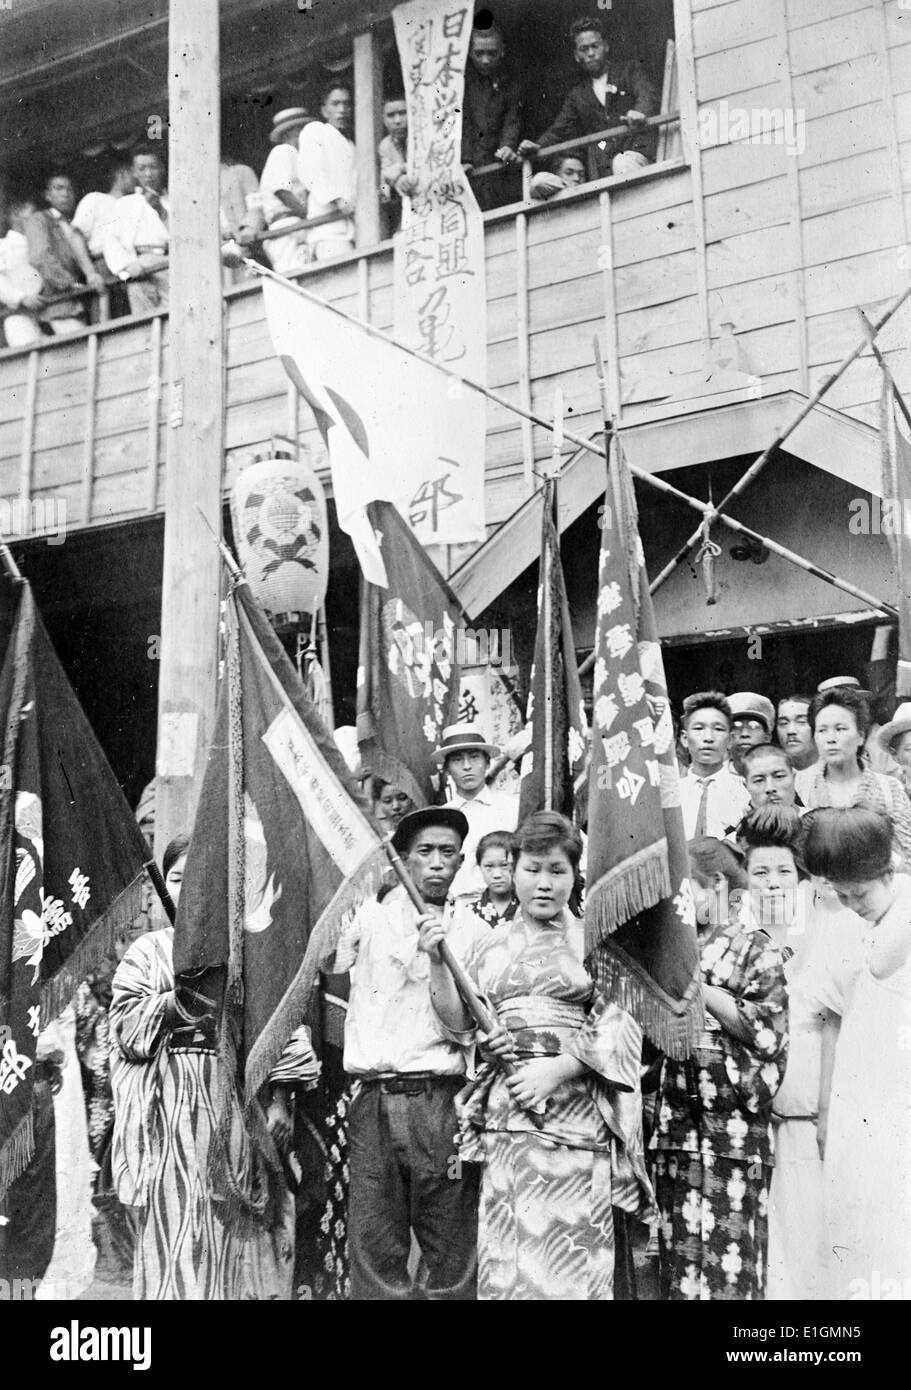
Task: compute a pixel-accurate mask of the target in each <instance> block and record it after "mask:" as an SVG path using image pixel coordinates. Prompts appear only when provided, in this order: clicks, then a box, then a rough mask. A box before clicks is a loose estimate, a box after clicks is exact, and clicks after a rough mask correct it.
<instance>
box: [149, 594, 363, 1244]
mask: <svg viewBox="0 0 911 1390" xmlns="http://www.w3.org/2000/svg"><path fill="white" fill-rule="evenodd" d="M226 624H227V634H228V640H227V654H226V673H225V677H224V679H223V682H222V689H221V698H220V704H219V711H218V717H217V722H216V730H215V736H214V739H213V742H212V747H211V750H210V753H209V760H208V764H207V767H206V773H205V777H204V780H203V786H202V792H201V795H200V802H199V809H198V811H197V815H196V821H195V823H194V827H193V835H192V839H191V842H190V848H189V852H188V857H187V866H186V872H185V875H184V880H183V884H182V887H181V894H180V903H179V907H178V914H177V922H176V928H175V938H174V966H175V972H176V973H177V975H178V977H179V978H178V1003H179V1004H180V1005H181V1007H182V1008H184V1010H185V1011H186V1013H187V1014H188V1015H189V1016H191V1017H195V1018H199V1017H201V1016H202V1014H203V1013H205V1012H207V1011H210V1012H211V1013H213V1014H217V1013H218V1012H219V1004H220V1003H221V1004H222V1005H223V1007H222V1008H221V1011H220V1013H221V1019H220V1029H219V1052H220V1055H221V1061H222V1064H223V1065H222V1068H221V1069H220V1070H221V1077H222V1090H221V1095H220V1097H219V1102H218V1106H219V1141H218V1143H216V1145H215V1146H213V1167H212V1174H211V1176H212V1180H213V1186H214V1190H215V1191H216V1193H217V1194H218V1195H219V1196H221V1197H222V1198H223V1202H224V1212H225V1218H226V1220H228V1221H229V1222H231V1223H233V1224H236V1225H237V1226H238V1228H243V1227H244V1226H245V1224H246V1223H247V1222H248V1221H250V1222H252V1223H253V1224H255V1223H256V1222H257V1221H258V1220H260V1219H262V1217H263V1214H264V1207H263V1202H264V1197H263V1187H262V1180H263V1174H264V1172H265V1169H266V1168H272V1169H273V1170H275V1169H276V1167H277V1164H276V1155H275V1153H274V1150H273V1147H272V1144H271V1140H270V1138H269V1136H268V1132H267V1130H266V1128H265V1124H264V1117H263V1114H262V1110H261V1107H260V1106H259V1103H258V1100H257V1096H258V1092H259V1090H260V1088H261V1086H262V1085H263V1083H264V1082H265V1081H266V1080H267V1078H268V1075H269V1072H270V1071H271V1069H272V1067H273V1066H274V1065H275V1063H276V1062H277V1061H278V1058H279V1057H280V1055H281V1053H282V1050H283V1048H284V1046H285V1044H286V1043H287V1041H288V1039H289V1037H290V1035H291V1033H292V1032H293V1031H294V1029H295V1028H297V1027H298V1026H299V1024H300V1023H301V1022H302V1021H304V1020H305V1018H306V1017H307V1013H308V1010H309V1009H310V1007H311V1005H312V1002H313V1001H312V998H311V995H312V990H313V985H314V982H315V970H313V969H311V968H310V967H309V966H308V967H307V968H305V965H304V961H305V953H306V950H307V945H308V942H309V940H310V937H311V933H313V932H314V931H316V930H317V929H319V930H320V933H321V940H322V939H325V940H327V941H328V940H329V939H330V937H331V930H332V928H333V927H334V928H337V930H340V929H341V925H342V923H343V921H344V920H345V919H346V918H347V917H348V916H350V914H351V912H353V911H354V910H355V909H356V908H357V907H358V906H359V905H360V903H361V902H363V901H364V899H365V898H366V897H368V896H370V895H372V894H375V893H376V892H377V891H378V889H379V886H380V882H381V875H382V870H383V867H384V866H385V865H386V862H387V861H386V858H385V855H384V853H383V851H382V848H381V845H380V841H379V837H378V835H377V833H376V831H375V829H374V827H373V825H372V823H371V822H370V821H369V820H368V818H367V815H366V812H365V810H364V809H363V807H362V805H361V803H360V800H359V794H358V791H357V788H356V785H355V783H354V782H353V780H352V778H351V775H350V773H349V771H348V768H347V766H346V764H345V761H344V759H343V758H342V755H341V753H340V752H339V751H338V749H337V747H336V744H335V740H334V739H333V738H332V735H331V734H330V733H329V732H328V730H327V729H326V728H325V727H324V726H323V724H322V722H321V721H320V719H319V716H318V714H317V713H316V709H315V706H314V705H313V704H312V703H311V702H310V700H309V699H308V698H307V695H306V693H305V691H304V687H303V685H302V684H301V681H300V678H299V676H298V674H297V672H296V671H295V669H294V667H293V665H292V664H291V662H290V661H289V660H288V658H287V656H286V655H285V652H284V649H283V648H282V646H281V643H280V642H279V641H278V638H277V637H276V636H275V633H274V632H273V630H272V628H271V626H270V624H269V621H268V619H267V618H266V617H265V614H264V613H263V612H262V610H261V609H260V608H259V606H258V605H257V604H256V602H255V600H254V599H253V598H252V596H251V594H250V591H249V589H248V588H247V586H246V585H244V584H242V585H240V586H239V587H237V588H236V589H235V590H234V591H233V593H232V594H231V595H230V596H229V598H228V601H227V608H226ZM238 1120H240V1124H238V1123H237V1122H238Z"/></svg>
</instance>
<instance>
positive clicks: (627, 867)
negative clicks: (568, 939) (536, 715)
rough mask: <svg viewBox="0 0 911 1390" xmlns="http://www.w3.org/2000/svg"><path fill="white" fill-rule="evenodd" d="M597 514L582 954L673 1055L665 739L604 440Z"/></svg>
mask: <svg viewBox="0 0 911 1390" xmlns="http://www.w3.org/2000/svg"><path fill="white" fill-rule="evenodd" d="M611 453H612V462H611V473H612V479H611V486H610V487H609V488H608V492H607V496H606V499H605V506H604V509H603V514H602V528H603V529H602V539H601V557H600V562H599V578H598V608H597V630H596V638H595V669H594V697H593V737H592V761H591V769H590V773H589V811H588V835H589V841H588V889H587V893H586V903H585V930H586V948H587V950H588V952H589V953H590V955H591V960H592V966H593V969H594V971H595V975H596V978H597V980H598V983H599V984H600V985H601V987H602V988H603V989H604V990H605V992H606V993H607V994H608V995H609V997H610V998H612V999H613V1000H615V1002H616V1003H618V1004H621V1005H622V1006H623V1007H624V1008H627V1009H629V1011H630V1012H631V1013H632V1014H633V1015H634V1016H635V1017H636V1018H637V1019H638V1020H639V1022H640V1024H641V1025H642V1028H643V1030H644V1032H645V1033H646V1034H647V1036H648V1037H649V1038H651V1040H652V1041H653V1042H654V1043H655V1044H656V1045H657V1046H658V1047H660V1048H661V1049H662V1051H664V1052H667V1053H669V1054H670V1055H671V1056H674V1057H685V1056H687V1055H688V1053H689V1051H690V1049H691V1047H692V1045H693V1043H694V1042H695V1040H696V1038H697V1037H698V1034H699V1029H700V1027H701V1022H702V1002H701V999H702V996H701V990H700V983H699V979H700V977H699V947H698V943H697V937H696V913H695V903H694V900H693V894H692V889H691V888H690V882H689V865H688V861H687V849H686V840H685V837H684V833H683V817H682V815H681V811H680V786H679V780H678V774H677V762H676V758H675V754H674V730H673V721H672V718H671V710H670V703H669V701H668V696H667V685H666V681H665V677H664V664H663V662H662V659H661V647H660V644H659V642H658V636H657V629H656V626H655V616H654V611H653V609H652V600H651V595H650V593H649V587H648V575H647V573H646V569H645V557H644V555H643V552H642V542H641V540H640V537H639V528H638V514H637V510H636V498H635V494H634V492H633V482H632V478H631V476H630V473H629V471H628V469H627V466H626V463H625V460H624V458H623V455H622V452H621V449H620V447H619V443H618V442H617V441H616V440H614V441H613V443H612V450H611Z"/></svg>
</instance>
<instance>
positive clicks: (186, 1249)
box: [110, 927, 243, 1301]
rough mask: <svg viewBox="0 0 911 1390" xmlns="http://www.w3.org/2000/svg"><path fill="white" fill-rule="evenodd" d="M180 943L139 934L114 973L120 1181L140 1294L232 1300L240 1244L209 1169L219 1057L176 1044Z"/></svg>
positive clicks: (162, 934)
mask: <svg viewBox="0 0 911 1390" xmlns="http://www.w3.org/2000/svg"><path fill="white" fill-rule="evenodd" d="M173 948H174V931H173V928H170V927H169V928H167V929H166V930H164V931H157V932H151V933H149V935H147V936H143V937H140V939H139V940H138V941H136V942H134V944H133V945H132V946H131V947H130V949H129V950H128V951H127V953H126V955H125V956H124V958H123V960H122V961H121V963H120V965H119V966H118V968H117V972H116V974H115V975H114V981H113V996H114V997H113V1000H112V1003H111V1012H110V1030H111V1086H112V1089H113V1093H114V1110H115V1120H114V1141H113V1156H112V1165H113V1177H114V1185H115V1188H116V1191H117V1195H118V1197H119V1198H120V1201H121V1202H122V1203H124V1205H126V1206H129V1207H134V1208H136V1213H135V1214H136V1218H137V1242H136V1251H135V1260H134V1267H133V1297H134V1299H137V1300H163V1299H164V1300H166V1299H187V1300H197V1301H202V1300H206V1301H208V1300H212V1299H232V1298H236V1297H238V1274H239V1265H240V1257H241V1253H242V1250H243V1244H242V1242H241V1241H240V1240H239V1239H238V1238H237V1237H236V1236H233V1235H232V1234H231V1233H230V1232H229V1231H227V1230H226V1229H225V1227H224V1226H223V1225H222V1224H221V1222H220V1221H218V1220H217V1219H216V1217H215V1212H214V1209H213V1205H212V1201H211V1199H210V1197H209V1187H208V1182H207V1176H206V1170H207V1166H208V1158H209V1144H210V1141H211V1137H212V1133H213V1130H214V1128H215V1122H216V1115H215V1071H216V1065H217V1064H216V1058H215V1054H214V1053H213V1052H211V1051H202V1050H189V1049H183V1048H180V1049H178V1048H174V1047H172V1045H171V1035H170V1030H169V1029H168V1027H167V1024H166V1021H165V1013H166V1008H167V1004H168V1000H169V998H170V992H171V991H172V990H173V988H174V966H173Z"/></svg>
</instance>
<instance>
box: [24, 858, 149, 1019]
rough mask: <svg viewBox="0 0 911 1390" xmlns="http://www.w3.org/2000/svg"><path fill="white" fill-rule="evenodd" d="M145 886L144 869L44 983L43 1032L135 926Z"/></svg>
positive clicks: (42, 1004)
mask: <svg viewBox="0 0 911 1390" xmlns="http://www.w3.org/2000/svg"><path fill="white" fill-rule="evenodd" d="M145 882H146V873H145V870H144V869H143V870H141V871H140V872H139V873H138V874H137V875H136V877H135V878H134V879H133V881H132V882H131V883H128V884H127V886H126V888H124V889H123V891H122V892H121V893H119V894H118V895H117V897H116V898H115V899H114V901H113V902H112V903H111V905H110V907H109V908H108V910H107V912H105V913H104V915H103V916H102V917H99V918H98V920H97V921H96V922H95V924H94V926H93V927H92V929H91V931H89V932H88V933H87V934H86V935H85V936H84V937H83V938H82V940H81V941H80V942H79V945H78V946H77V947H76V949H75V951H73V953H72V955H70V956H68V957H67V959H66V960H65V962H64V963H63V965H62V966H61V967H60V969H59V970H58V971H57V973H56V974H55V975H53V976H52V977H51V978H50V979H49V980H43V981H42V982H41V986H40V990H41V1026H42V1028H46V1027H47V1025H48V1024H49V1023H50V1022H51V1020H52V1019H55V1018H57V1017H58V1016H59V1015H60V1014H62V1013H63V1010H64V1009H65V1008H66V1006H67V1004H68V1003H69V1002H70V1000H71V999H72V997H73V995H74V993H75V992H76V989H77V988H78V986H79V985H80V983H81V982H82V981H83V980H84V979H85V977H86V976H87V975H91V973H92V971H93V970H97V969H98V967H99V966H100V965H101V963H102V962H103V961H104V959H105V957H106V956H109V955H110V954H111V952H112V951H113V949H114V943H115V942H116V940H117V938H118V937H119V936H122V935H123V933H124V932H125V931H127V930H128V929H129V928H130V927H131V926H132V925H133V923H134V922H135V920H136V918H137V917H138V916H139V914H140V913H141V912H142V910H143V888H144V885H145Z"/></svg>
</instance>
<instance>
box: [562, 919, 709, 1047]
mask: <svg viewBox="0 0 911 1390" xmlns="http://www.w3.org/2000/svg"><path fill="white" fill-rule="evenodd" d="M586 964H587V967H588V969H589V970H590V972H591V974H592V976H593V978H594V980H595V983H596V984H597V986H598V988H599V989H600V990H601V991H602V993H603V994H605V995H606V996H607V998H608V999H610V1000H611V1001H612V1003H614V1004H617V1005H619V1007H620V1008H621V1009H626V1011H627V1013H630V1014H632V1016H633V1018H635V1019H636V1021H637V1023H638V1024H639V1026H640V1027H641V1029H642V1031H643V1033H645V1035H646V1037H647V1038H648V1039H649V1040H650V1041H651V1042H653V1043H654V1044H655V1046H656V1047H658V1048H660V1049H661V1051H662V1052H664V1053H666V1055H667V1056H668V1057H674V1058H676V1059H678V1060H685V1059H686V1058H687V1057H689V1056H691V1054H692V1052H693V1049H694V1048H695V1046H696V1043H697V1042H698V1040H699V1037H700V1035H701V1033H702V1030H703V1027H704V1024H705V1013H704V1009H703V1004H702V989H701V976H700V974H699V973H698V970H697V973H696V975H695V976H694V978H693V979H692V980H691V982H690V984H689V985H688V986H687V990H686V993H685V994H684V996H683V998H682V999H674V998H672V996H671V995H669V994H668V993H666V991H665V990H663V989H661V987H660V985H658V984H656V982H655V981H654V980H653V979H652V977H651V976H650V975H649V974H648V973H647V972H646V971H645V970H643V968H642V966H641V965H639V963H638V961H634V960H633V959H632V957H631V956H629V955H628V954H627V953H626V952H625V951H624V950H623V949H622V948H621V947H619V946H617V944H616V943H615V942H614V941H612V940H607V941H605V942H603V943H602V944H601V945H600V946H599V947H597V948H596V949H595V950H594V951H593V952H592V954H591V955H590V956H589V957H588V960H587V962H586Z"/></svg>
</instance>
